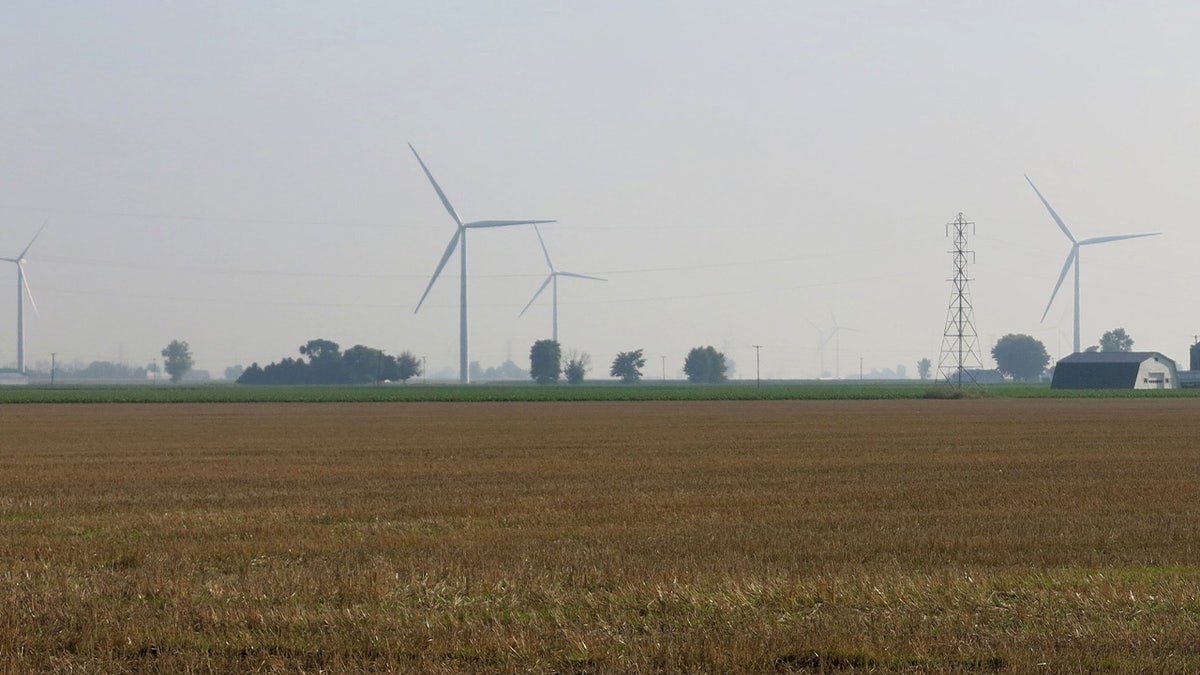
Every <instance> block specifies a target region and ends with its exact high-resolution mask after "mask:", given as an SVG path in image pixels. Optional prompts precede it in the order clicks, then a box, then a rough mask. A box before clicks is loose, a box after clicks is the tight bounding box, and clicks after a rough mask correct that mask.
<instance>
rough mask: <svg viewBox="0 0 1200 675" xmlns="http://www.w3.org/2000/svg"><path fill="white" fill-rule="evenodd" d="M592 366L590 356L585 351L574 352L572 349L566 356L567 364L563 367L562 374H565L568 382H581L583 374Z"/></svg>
mask: <svg viewBox="0 0 1200 675" xmlns="http://www.w3.org/2000/svg"><path fill="white" fill-rule="evenodd" d="M591 367H592V356H591V355H590V354H588V353H587V352H576V351H574V350H572V351H571V353H570V354H569V355H568V356H567V366H566V368H563V374H564V375H566V376H567V382H568V383H570V384H582V383H583V377H584V375H587V371H588V369H589V368H591Z"/></svg>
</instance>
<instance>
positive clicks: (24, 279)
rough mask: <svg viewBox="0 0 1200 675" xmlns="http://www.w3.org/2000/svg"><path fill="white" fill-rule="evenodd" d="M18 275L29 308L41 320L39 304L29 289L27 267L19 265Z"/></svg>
mask: <svg viewBox="0 0 1200 675" xmlns="http://www.w3.org/2000/svg"><path fill="white" fill-rule="evenodd" d="M35 239H36V237H35ZM30 243H32V242H30ZM17 275H19V276H20V277H21V287H22V288H24V289H25V295H27V296H29V306H30V307H33V313H34V314H36V315H37V317H38V318H39V319H40V318H42V313H41V312H39V311H38V308H37V302H35V301H34V300H33V291H32V290H30V289H29V277H27V276H25V266H24V265H22V264H21V263H17Z"/></svg>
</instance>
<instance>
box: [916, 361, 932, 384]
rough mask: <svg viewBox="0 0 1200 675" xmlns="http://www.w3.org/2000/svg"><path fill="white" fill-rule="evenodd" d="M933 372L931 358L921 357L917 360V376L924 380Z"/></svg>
mask: <svg viewBox="0 0 1200 675" xmlns="http://www.w3.org/2000/svg"><path fill="white" fill-rule="evenodd" d="M932 372H933V362H932V361H930V360H929V359H921V360H920V361H917V376H918V377H920V378H921V379H922V380H928V379H929V375H930V374H931V373H932Z"/></svg>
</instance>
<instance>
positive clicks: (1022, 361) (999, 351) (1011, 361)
mask: <svg viewBox="0 0 1200 675" xmlns="http://www.w3.org/2000/svg"><path fill="white" fill-rule="evenodd" d="M992 358H993V359H995V360H996V369H997V370H999V371H1000V372H1002V373H1004V374H1005V375H1009V376H1011V377H1012V378H1013V379H1014V380H1033V379H1036V378H1037V376H1038V375H1041V374H1042V372H1043V371H1045V370H1046V365H1047V364H1049V363H1050V355H1049V354H1047V353H1046V346H1045V345H1043V344H1042V343H1041V341H1039V340H1035V339H1034V338H1033V337H1032V336H1029V335H1017V334H1012V333H1009V334H1008V335H1005V336H1004V337H1002V338H1000V339H999V340H997V341H996V346H995V347H992Z"/></svg>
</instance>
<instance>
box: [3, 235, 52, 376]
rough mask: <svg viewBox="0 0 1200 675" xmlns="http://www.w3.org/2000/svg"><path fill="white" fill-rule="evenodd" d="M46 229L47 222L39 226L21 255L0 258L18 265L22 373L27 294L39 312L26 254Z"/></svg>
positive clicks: (22, 369) (19, 368)
mask: <svg viewBox="0 0 1200 675" xmlns="http://www.w3.org/2000/svg"><path fill="white" fill-rule="evenodd" d="M44 229H46V223H42V226H41V227H39V228H38V231H37V233H36V234H34V235H33V239H30V240H29V243H28V244H27V245H26V246H25V248H24V249H23V250H22V251H21V255H19V256H17V257H15V258H0V261H3V262H10V263H13V264H14V265H16V266H17V371H18V372H20V373H21V374H22V375H24V374H25V296H29V305H30V306H31V307H33V312H34V314H37V313H38V308H37V303H36V302H34V301H33V292H32V291H30V290H29V282H28V281H26V279H25V254H26V253H29V248H30V247H31V246H33V242H35V241H37V238H38V236H40V235H41V234H42V230H44Z"/></svg>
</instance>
